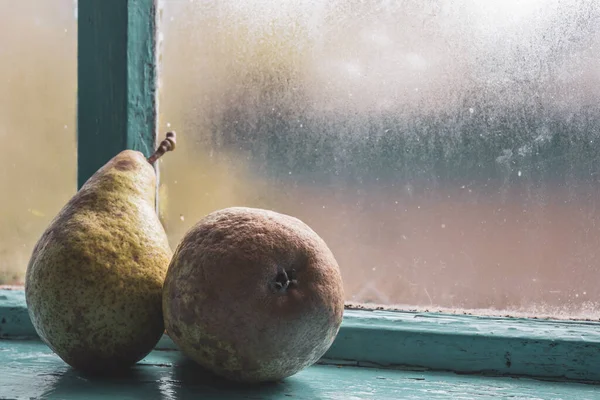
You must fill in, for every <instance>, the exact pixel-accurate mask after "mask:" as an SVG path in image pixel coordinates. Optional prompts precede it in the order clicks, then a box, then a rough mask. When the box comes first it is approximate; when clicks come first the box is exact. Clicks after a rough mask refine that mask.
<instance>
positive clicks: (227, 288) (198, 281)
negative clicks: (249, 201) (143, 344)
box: [163, 207, 344, 383]
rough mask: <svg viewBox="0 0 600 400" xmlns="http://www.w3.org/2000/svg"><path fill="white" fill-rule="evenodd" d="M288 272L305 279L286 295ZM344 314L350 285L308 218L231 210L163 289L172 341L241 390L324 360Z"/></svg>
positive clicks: (178, 261)
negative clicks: (280, 285)
mask: <svg viewBox="0 0 600 400" xmlns="http://www.w3.org/2000/svg"><path fill="white" fill-rule="evenodd" d="M282 269H283V270H284V271H286V273H287V274H290V275H289V277H290V279H292V278H294V279H295V281H294V284H290V286H289V287H288V289H287V290H284V291H278V290H277V289H276V286H275V285H276V282H277V277H278V276H281V275H280V274H281V270H282ZM292 270H295V271H292ZM343 311H344V291H343V286H342V277H341V274H340V270H339V267H338V264H337V262H336V260H335V258H334V256H333V254H332V252H331V251H330V249H329V248H328V247H327V245H326V244H325V242H324V241H323V240H322V239H321V238H320V237H319V236H318V235H317V233H315V232H314V231H313V230H312V229H311V228H310V227H308V226H307V225H306V224H304V223H303V222H302V221H300V220H299V219H296V218H294V217H291V216H288V215H284V214H280V213H277V212H274V211H269V210H262V209H255V208H245V207H232V208H226V209H222V210H219V211H216V212H213V213H211V214H209V215H208V216H206V217H204V218H203V219H202V220H200V221H199V222H198V223H197V224H196V225H195V226H193V227H192V228H191V229H190V230H189V231H188V232H187V233H186V235H185V236H184V237H183V239H182V240H181V242H180V243H179V245H178V247H177V248H176V250H175V252H174V255H173V258H172V260H171V264H170V266H169V270H168V272H167V278H166V280H165V285H164V288H163V315H164V318H165V326H166V329H167V332H168V334H169V336H170V337H171V338H172V339H173V341H174V342H175V343H176V344H177V345H178V346H179V348H180V349H181V351H182V352H183V353H184V354H186V355H187V356H189V357H190V358H191V359H193V360H195V361H196V362H197V363H199V364H200V365H201V366H203V367H205V368H206V369H209V370H211V371H212V372H213V373H215V374H217V375H220V376H222V377H225V378H227V379H230V380H233V381H238V382H246V383H259V382H268V381H278V380H281V379H284V378H286V377H288V376H291V375H293V374H295V373H297V372H299V371H301V370H302V369H304V368H306V367H308V366H310V365H312V364H313V363H315V362H316V361H318V359H319V358H321V356H323V354H325V352H326V351H327V350H328V349H329V347H330V346H331V344H332V343H333V340H334V339H335V337H336V335H337V333H338V331H339V328H340V324H341V322H342V316H343Z"/></svg>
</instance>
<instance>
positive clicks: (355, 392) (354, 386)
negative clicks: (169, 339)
mask: <svg viewBox="0 0 600 400" xmlns="http://www.w3.org/2000/svg"><path fill="white" fill-rule="evenodd" d="M0 398H10V399H27V400H29V399H105V398H118V399H191V398H198V399H290V398H291V399H310V400H315V399H337V400H355V399H379V400H386V399H411V400H417V399H418V400H423V399H426V400H441V399H444V400H448V399H455V400H461V399H463V400H499V399H507V398H510V399H513V400H518V399H536V400H550V399H552V400H575V399H576V400H595V399H600V389H598V387H594V386H592V385H583V384H576V383H557V382H541V381H535V380H530V379H510V378H490V377H479V376H465V375H456V374H452V373H436V372H422V371H421V372H414V371H398V370H383V369H376V368H355V367H336V366H324V365H317V366H313V367H310V368H307V369H305V370H304V371H302V372H300V373H298V374H296V375H294V376H292V377H290V378H287V379H285V380H283V381H281V382H278V383H275V384H269V385H260V386H252V387H250V386H239V385H234V384H232V383H230V382H225V381H222V380H219V379H215V378H214V377H213V376H211V375H210V374H208V373H207V372H205V371H203V370H201V369H200V368H199V367H197V366H196V365H195V364H194V363H192V362H190V361H188V360H186V359H185V358H184V357H183V356H182V355H181V353H179V352H178V351H158V350H155V351H153V352H152V353H151V354H149V355H148V357H146V358H145V359H143V360H142V361H141V362H140V363H138V364H137V365H136V366H135V367H134V368H133V369H132V370H131V372H130V373H129V374H128V375H126V376H113V377H105V378H93V377H89V376H83V375H81V374H79V373H78V372H76V371H74V370H72V369H71V368H69V367H68V366H66V365H65V364H64V363H63V362H62V361H61V360H60V359H59V358H58V357H57V356H56V355H54V354H53V353H52V352H51V351H50V350H49V349H48V347H47V346H45V345H43V344H42V343H41V342H35V341H34V342H32V341H6V340H5V341H0Z"/></svg>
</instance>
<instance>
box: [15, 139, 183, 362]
mask: <svg viewBox="0 0 600 400" xmlns="http://www.w3.org/2000/svg"><path fill="white" fill-rule="evenodd" d="M174 147H175V135H174V133H172V132H169V133H168V134H167V139H165V140H164V141H163V142H162V143H161V145H160V147H159V148H158V149H157V150H156V152H155V153H154V154H153V155H152V156H151V157H150V158H148V159H146V158H145V157H144V155H143V154H142V153H140V152H138V151H133V150H124V151H122V152H120V153H119V154H117V155H116V156H115V157H113V158H112V159H111V160H109V161H108V162H107V163H106V164H105V165H104V166H102V167H101V168H100V169H99V170H98V171H97V172H96V173H95V174H94V175H92V176H91V177H90V178H89V179H88V180H87V182H86V183H85V184H84V185H83V186H82V187H81V189H80V190H79V191H78V192H77V193H76V194H75V195H74V196H73V197H72V198H71V199H70V200H69V202H68V203H67V204H66V205H65V206H64V207H63V208H62V210H61V211H60V212H59V213H58V215H57V216H56V217H55V218H54V219H53V220H52V221H51V223H50V225H49V226H48V227H47V229H46V230H45V231H44V232H43V234H42V236H41V238H40V239H39V241H38V242H37V244H36V245H35V247H34V249H33V253H32V255H31V259H30V261H29V264H28V267H27V272H26V277H25V296H26V301H27V307H28V310H29V315H30V318H31V321H32V323H33V326H34V327H35V330H36V331H37V333H38V335H39V336H40V338H41V339H42V340H43V341H44V342H45V343H46V344H47V345H48V346H49V347H50V348H51V349H52V350H53V351H54V352H55V353H56V354H57V355H58V356H59V357H61V358H62V359H63V360H64V361H65V362H66V363H67V364H69V365H71V366H72V367H73V368H75V369H79V370H83V371H86V372H91V373H104V372H106V373H108V372H112V371H115V370H121V369H124V368H127V367H130V366H131V365H133V364H135V363H136V362H138V361H139V360H141V359H142V358H143V357H144V356H146V355H147V354H148V353H149V352H150V351H151V350H152V349H153V347H154V346H155V345H156V343H157V342H158V340H159V339H160V337H161V335H162V334H163V333H164V323H163V317H162V294H161V293H162V286H163V283H164V278H165V275H166V272H167V268H168V265H169V262H170V260H171V256H172V251H171V248H170V247H169V243H168V241H167V236H166V233H165V230H164V228H163V226H162V225H161V223H160V220H159V218H158V216H157V214H156V211H155V197H156V174H155V170H154V168H153V166H152V163H154V161H156V159H157V158H158V157H160V156H161V155H162V154H164V153H165V152H166V151H169V150H173V149H174Z"/></svg>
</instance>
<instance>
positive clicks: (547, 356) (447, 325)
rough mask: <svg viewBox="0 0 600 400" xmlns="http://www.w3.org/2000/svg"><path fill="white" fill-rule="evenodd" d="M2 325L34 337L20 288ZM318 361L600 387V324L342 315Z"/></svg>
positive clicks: (1, 307)
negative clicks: (331, 342)
mask: <svg viewBox="0 0 600 400" xmlns="http://www.w3.org/2000/svg"><path fill="white" fill-rule="evenodd" d="M0 321H6V322H5V323H3V324H0V338H5V339H7V338H18V337H21V338H23V337H30V338H36V337H37V336H36V333H35V331H34V329H33V326H32V325H31V322H30V320H29V316H28V314H27V310H26V306H25V296H24V292H23V291H22V290H4V291H2V290H0ZM156 347H157V349H162V350H176V349H177V347H176V346H175V344H174V343H173V342H172V341H171V340H170V339H169V337H168V336H163V338H162V339H161V341H160V342H159V343H158V345H157V346H156ZM321 363H326V364H335V365H355V366H378V367H386V368H396V369H397V368H399V367H404V368H408V369H431V370H441V371H453V372H460V373H473V374H475V373H479V374H490V375H512V376H530V377H538V378H545V379H554V380H576V381H585V382H590V383H600V323H598V322H577V321H552V320H534V319H521V318H492V317H476V316H469V315H447V314H435V313H414V312H386V311H365V310H346V311H345V313H344V321H343V323H342V327H341V329H340V332H339V334H338V336H337V337H336V340H335V341H334V343H333V345H332V347H331V348H330V349H329V351H328V352H327V353H326V354H325V356H324V358H323V359H322V360H321ZM599 390H600V389H599Z"/></svg>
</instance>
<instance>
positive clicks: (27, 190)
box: [0, 0, 77, 284]
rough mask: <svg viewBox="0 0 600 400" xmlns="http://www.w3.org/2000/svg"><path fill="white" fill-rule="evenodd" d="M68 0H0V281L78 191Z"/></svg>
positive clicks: (17, 274) (11, 276)
mask: <svg viewBox="0 0 600 400" xmlns="http://www.w3.org/2000/svg"><path fill="white" fill-rule="evenodd" d="M75 8H76V2H74V1H73V0H53V1H48V0H27V1H0V60H2V62H1V63H0V142H1V143H2V145H1V146H2V149H1V150H0V151H1V153H2V154H1V156H0V188H2V195H1V196H0V284H22V283H23V278H24V274H25V269H26V267H27V262H28V261H29V257H30V256H31V251H32V249H33V246H34V245H35V242H36V241H37V240H38V238H39V236H40V235H41V234H42V232H43V230H44V229H45V228H46V227H47V225H48V223H49V222H50V220H51V219H52V218H53V217H54V215H56V213H58V211H59V210H60V209H61V208H62V206H63V205H64V204H65V203H66V202H67V201H68V199H69V198H70V197H71V196H72V195H73V194H74V193H75V191H76V161H77V160H76V157H77V154H76V137H75V113H76V109H75V106H76V100H77V98H76V86H77V73H76V68H77V29H76V28H77V21H76V15H75V13H76V10H75Z"/></svg>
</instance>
